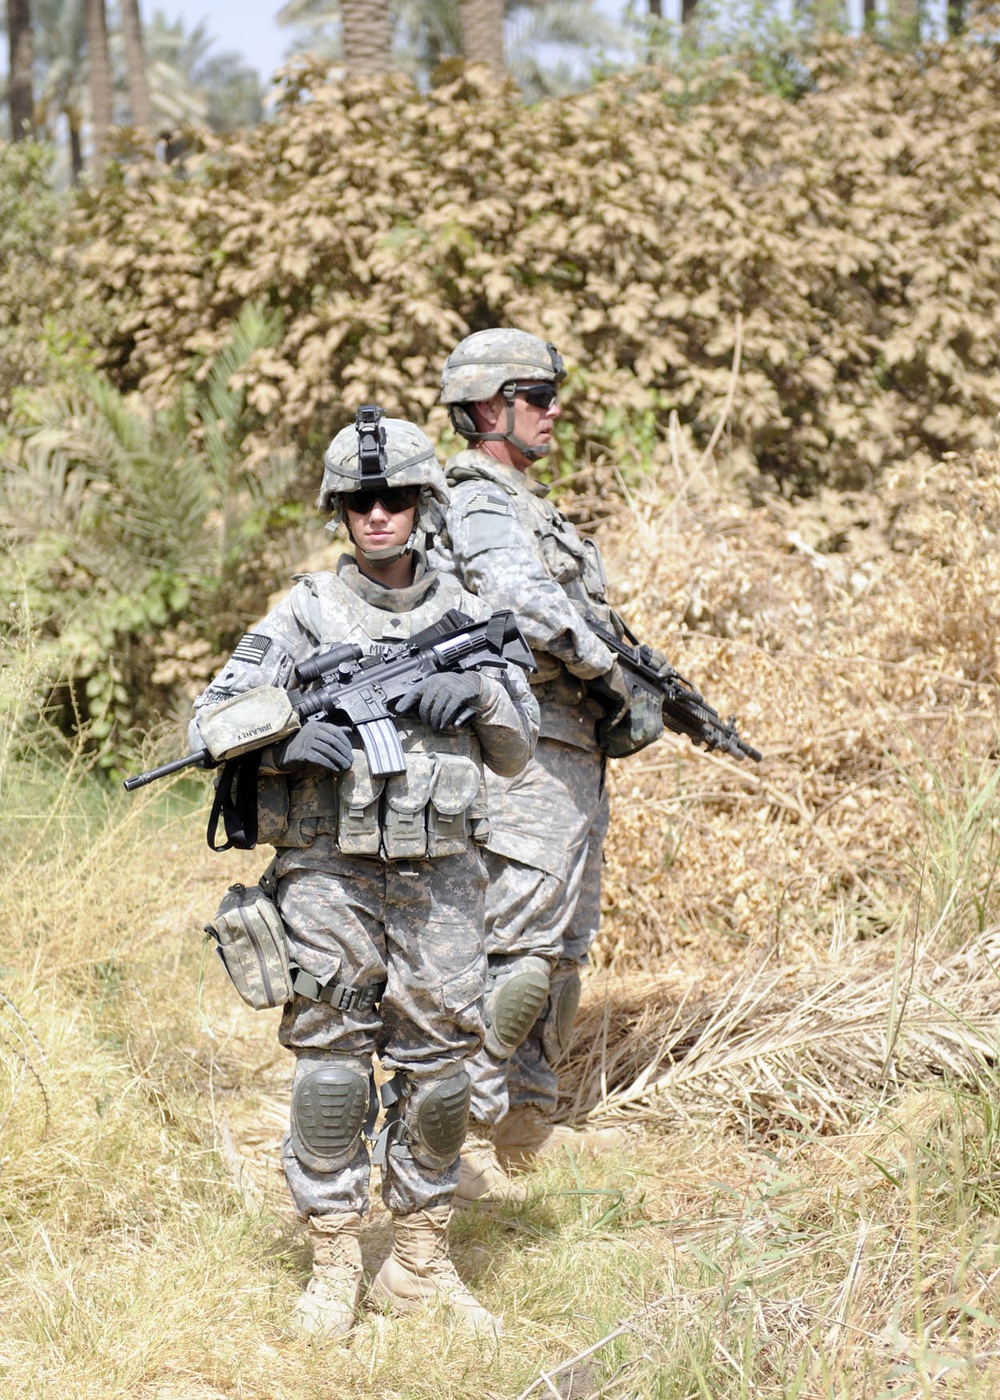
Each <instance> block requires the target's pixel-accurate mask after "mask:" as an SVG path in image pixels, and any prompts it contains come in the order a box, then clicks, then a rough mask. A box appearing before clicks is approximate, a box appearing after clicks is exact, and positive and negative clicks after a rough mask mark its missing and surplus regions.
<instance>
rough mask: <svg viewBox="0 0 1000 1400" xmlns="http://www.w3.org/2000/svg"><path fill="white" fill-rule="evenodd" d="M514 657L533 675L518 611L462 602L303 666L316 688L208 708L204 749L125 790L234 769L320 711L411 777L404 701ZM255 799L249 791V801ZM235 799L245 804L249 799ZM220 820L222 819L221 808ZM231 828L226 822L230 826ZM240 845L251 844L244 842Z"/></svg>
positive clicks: (273, 689)
mask: <svg viewBox="0 0 1000 1400" xmlns="http://www.w3.org/2000/svg"><path fill="white" fill-rule="evenodd" d="M507 662H513V663H514V664H515V665H517V666H522V667H524V668H525V669H526V670H529V671H533V670H534V669H535V662H534V658H533V657H532V655H531V650H530V648H529V647H528V645H527V643H526V642H525V640H524V638H523V637H522V636H521V633H520V631H519V629H518V626H517V623H516V622H515V620H514V614H513V613H512V612H509V611H504V612H495V613H494V614H493V615H492V617H490V618H488V619H487V620H486V621H485V622H474V621H473V619H472V618H470V617H467V616H466V615H465V614H464V613H461V612H458V611H457V610H456V609H454V608H453V609H451V610H450V611H449V612H448V613H446V614H445V616H444V617H443V618H441V619H440V621H439V622H436V623H434V624H433V626H431V627H428V628H426V629H425V630H424V631H423V632H421V633H419V634H418V635H417V636H415V637H411V638H410V640H409V641H406V642H398V643H393V644H391V645H389V646H384V647H383V648H382V654H381V655H376V656H367V657H366V656H363V655H362V652H361V648H360V647H357V646H352V645H351V644H349V643H348V644H345V645H343V646H338V647H334V648H333V649H332V650H330V651H326V652H322V653H321V654H320V655H319V656H315V657H313V658H312V659H311V660H309V661H305V662H302V663H301V664H300V665H299V666H297V667H296V668H295V672H294V676H295V679H296V681H298V683H299V685H312V686H313V687H314V688H313V689H311V690H283V689H282V688H281V687H280V686H269V685H262V686H256V687H255V688H254V689H252V690H247V691H244V692H243V694H241V695H233V696H230V697H229V698H228V699H226V700H223V701H221V702H220V703H219V704H218V705H213V706H210V707H206V708H205V709H204V710H202V712H201V714H200V715H199V716H198V729H199V732H200V734H201V737H202V738H203V739H204V741H205V747H204V748H202V749H197V750H195V751H194V752H192V753H189V754H185V755H184V757H183V758H175V759H173V760H172V762H170V763H164V764H161V766H160V767H159V768H151V769H149V770H148V771H147V772H145V773H139V774H138V775H137V776H136V777H134V778H126V779H125V783H124V786H125V789H126V791H128V792H132V791H134V789H135V788H140V787H144V786H145V785H146V784H147V783H152V782H155V781H156V780H157V779H158V778H165V777H166V776H167V774H168V773H177V772H179V771H180V770H181V769H182V768H214V767H216V766H217V765H218V764H220V763H225V764H227V765H231V766H232V765H233V761H234V760H236V759H239V758H241V757H242V756H243V755H248V754H251V755H256V754H257V752H258V751H259V750H261V749H264V748H266V747H267V745H268V744H274V743H277V742H278V741H279V740H280V739H284V738H286V737H287V736H288V735H289V734H294V733H295V731H296V730H297V729H299V728H301V726H302V725H303V724H304V723H306V721H307V720H310V719H312V718H313V717H314V716H319V717H322V718H324V719H331V720H334V721H336V722H337V723H340V724H347V725H350V726H352V727H353V728H354V730H355V731H356V733H357V735H358V737H359V738H360V740H361V743H362V745H363V747H364V750H365V754H366V756H367V758H368V765H369V768H370V769H371V772H372V775H373V776H374V777H382V776H383V775H388V774H390V773H405V772H406V755H405V753H404V752H403V747H402V745H401V743H400V742H399V735H398V733H397V732H396V725H395V722H394V720H393V709H394V706H395V705H396V703H397V701H399V700H401V699H402V698H403V697H404V696H405V695H408V694H409V693H410V691H411V690H413V689H414V688H415V687H416V686H417V685H419V684H420V682H421V681H423V680H426V678H427V677H428V676H432V675H434V674H435V673H436V672H439V671H478V670H481V669H483V668H484V667H488V666H503V665H505V664H506V663H507ZM473 715H474V711H473V710H472V709H467V710H465V711H463V712H462V713H461V714H460V715H458V716H457V718H456V721H455V723H456V726H457V725H460V724H464V723H466V722H467V721H468V720H470V719H472V717H473ZM256 770H257V765H253V767H252V773H251V772H248V773H247V781H248V784H249V783H253V784H255V783H256ZM235 782H236V772H235V768H234V769H233V771H232V773H231V774H230V776H229V778H228V781H227V774H226V773H225V772H224V773H223V777H222V779H221V780H220V783H219V788H220V790H222V789H225V788H227V786H228V787H229V788H231V787H232V786H233V785H234V784H235ZM249 797H250V794H249V792H247V793H246V794H245V801H246V802H249ZM236 801H237V803H238V804H240V805H244V798H243V797H238V798H237V799H236ZM213 817H214V818H215V820H216V821H217V819H218V816H217V813H216V812H213ZM228 826H229V823H228V819H227V829H228ZM213 834H214V824H213V822H212V821H211V820H210V823H209V845H210V846H212V847H213V849H224V848H222V847H216V846H215V845H214V841H213ZM230 835H231V836H232V833H230ZM246 839H247V840H250V838H249V837H248V838H246ZM254 839H255V838H254ZM233 844H234V845H235V844H242V842H241V841H240V840H238V839H236V840H233Z"/></svg>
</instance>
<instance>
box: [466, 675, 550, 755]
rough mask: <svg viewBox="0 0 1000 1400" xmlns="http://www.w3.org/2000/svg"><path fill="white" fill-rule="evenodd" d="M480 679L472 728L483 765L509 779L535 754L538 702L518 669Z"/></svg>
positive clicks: (525, 677)
mask: <svg viewBox="0 0 1000 1400" xmlns="http://www.w3.org/2000/svg"><path fill="white" fill-rule="evenodd" d="M480 675H481V678H482V692H481V695H480V700H479V710H478V714H477V716H476V719H475V721H474V726H473V727H474V728H475V731H476V737H477V739H478V740H479V746H480V748H481V749H482V751H483V761H484V763H485V764H486V765H487V767H489V768H492V769H493V771H494V773H499V774H500V776H501V777H503V778H513V777H514V775H515V774H517V773H520V771H521V769H522V768H523V767H524V766H525V764H526V763H527V762H528V759H529V758H530V757H531V755H532V754H533V753H534V752H535V740H536V739H537V738H538V725H539V714H538V701H537V700H536V699H535V697H534V695H533V694H532V693H531V686H530V685H529V684H528V678H527V676H526V675H525V674H524V672H523V671H522V670H521V668H520V666H505V667H504V669H503V670H502V671H496V672H494V671H489V672H487V671H482V672H480Z"/></svg>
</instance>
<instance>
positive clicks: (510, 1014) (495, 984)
mask: <svg viewBox="0 0 1000 1400" xmlns="http://www.w3.org/2000/svg"><path fill="white" fill-rule="evenodd" d="M500 971H501V972H502V975H500V976H496V977H491V979H490V985H489V987H488V988H487V992H486V1005H485V1011H486V1048H487V1050H488V1051H489V1052H490V1054H491V1055H496V1056H497V1057H498V1058H499V1059H502V1060H504V1059H508V1058H509V1057H510V1056H511V1055H512V1054H513V1053H514V1051H515V1050H516V1049H517V1047H518V1046H519V1045H521V1044H522V1043H523V1042H524V1041H525V1040H526V1039H527V1036H528V1032H529V1031H530V1030H531V1028H532V1026H533V1025H534V1024H535V1022H536V1021H537V1020H538V1015H539V1012H540V1011H541V1009H542V1007H543V1006H544V1005H545V1000H546V998H547V997H548V995H549V964H548V963H547V962H546V961H545V959H544V958H536V957H534V956H533V955H529V956H526V957H522V958H514V959H512V960H511V961H510V962H509V963H508V964H507V966H506V967H505V968H503V969H501V970H500Z"/></svg>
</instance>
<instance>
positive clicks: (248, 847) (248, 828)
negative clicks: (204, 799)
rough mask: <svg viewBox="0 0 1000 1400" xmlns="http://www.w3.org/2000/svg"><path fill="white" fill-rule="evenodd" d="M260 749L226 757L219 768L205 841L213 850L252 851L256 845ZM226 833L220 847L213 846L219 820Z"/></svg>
mask: <svg viewBox="0 0 1000 1400" xmlns="http://www.w3.org/2000/svg"><path fill="white" fill-rule="evenodd" d="M260 756H261V750H260V749H252V750H251V751H250V753H244V754H240V755H239V757H238V758H230V759H228V760H227V761H226V763H225V765H224V766H223V769H222V772H221V774H220V775H219V781H218V783H217V784H216V786H215V797H214V798H213V799H212V810H211V812H210V813H209V817H208V830H207V832H206V839H207V841H208V844H209V847H210V848H211V849H212V850H213V851H228V850H230V848H231V847H234V846H235V847H236V849H237V850H239V851H252V850H253V849H254V847H255V846H256V845H257V778H258V775H259V772H260ZM220 817H221V818H222V822H223V825H224V827H225V830H226V838H227V839H226V842H225V844H224V845H222V846H219V845H216V841H215V838H216V835H217V832H218V827H219V818H220Z"/></svg>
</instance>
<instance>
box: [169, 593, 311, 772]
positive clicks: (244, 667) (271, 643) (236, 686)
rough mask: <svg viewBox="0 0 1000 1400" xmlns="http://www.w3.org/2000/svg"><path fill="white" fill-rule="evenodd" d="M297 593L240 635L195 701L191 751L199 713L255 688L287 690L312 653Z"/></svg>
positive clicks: (198, 740)
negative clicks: (297, 669)
mask: <svg viewBox="0 0 1000 1400" xmlns="http://www.w3.org/2000/svg"><path fill="white" fill-rule="evenodd" d="M300 591H301V585H296V587H295V588H293V589H292V592H291V593H290V594H289V595H288V597H287V598H284V599H283V600H282V601H281V602H280V603H279V604H278V606H277V607H276V608H274V609H273V610H272V611H271V612H269V613H268V615H267V616H266V617H265V618H264V619H263V621H261V622H258V623H257V624H256V625H255V626H254V627H253V628H252V630H251V631H249V632H244V634H243V636H242V637H241V638H240V640H239V641H238V642H237V644H236V647H235V649H234V650H233V654H232V655H231V656H230V658H229V660H228V661H227V662H226V664H225V666H223V668H222V670H221V671H220V672H219V673H218V675H217V676H215V677H214V678H213V679H212V680H211V681H210V682H209V684H208V685H207V686H206V687H205V689H204V690H203V691H202V692H201V694H200V695H199V696H198V697H197V699H196V700H195V702H194V717H193V719H192V720H191V722H190V724H189V726H188V743H189V745H190V747H191V749H192V751H193V750H195V749H199V748H202V747H203V745H202V740H201V736H200V733H199V730H198V712H199V710H203V709H204V708H205V707H206V706H209V705H218V704H219V702H220V701H222V700H228V699H229V697H230V696H232V695H242V694H243V693H244V692H245V691H247V690H252V689H253V688H254V687H255V686H258V685H275V686H287V684H288V682H289V680H290V679H291V675H292V670H293V668H294V667H295V665H296V664H297V663H298V662H299V661H301V660H303V659H304V658H305V657H306V656H308V655H310V654H311V653H312V651H314V650H315V647H316V638H315V637H314V636H313V634H312V633H311V631H310V630H308V628H307V626H306V624H305V622H304V621H303V607H302V600H301V599H299V598H298V597H297V595H298V594H299V592H300Z"/></svg>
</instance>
